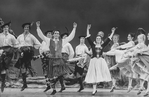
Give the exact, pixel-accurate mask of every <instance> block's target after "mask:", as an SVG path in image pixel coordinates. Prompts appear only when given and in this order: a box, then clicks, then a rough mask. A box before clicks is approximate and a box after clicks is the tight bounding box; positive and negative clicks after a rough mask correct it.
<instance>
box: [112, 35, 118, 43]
mask: <svg viewBox="0 0 149 97" xmlns="http://www.w3.org/2000/svg"><path fill="white" fill-rule="evenodd" d="M118 41H119V35H114V36H113V43H118Z"/></svg>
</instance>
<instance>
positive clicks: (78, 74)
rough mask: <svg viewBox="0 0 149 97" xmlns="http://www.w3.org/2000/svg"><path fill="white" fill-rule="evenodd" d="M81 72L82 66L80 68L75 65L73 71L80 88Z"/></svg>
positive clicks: (81, 84)
mask: <svg viewBox="0 0 149 97" xmlns="http://www.w3.org/2000/svg"><path fill="white" fill-rule="evenodd" d="M83 72H84V68H81V67H79V66H77V65H76V66H75V71H74V75H75V76H76V77H77V79H78V82H79V85H80V88H83V77H82V76H83Z"/></svg>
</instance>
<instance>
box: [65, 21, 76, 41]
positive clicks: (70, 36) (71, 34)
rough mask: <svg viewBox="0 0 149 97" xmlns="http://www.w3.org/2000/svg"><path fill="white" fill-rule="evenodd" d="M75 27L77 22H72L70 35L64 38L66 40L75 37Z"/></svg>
mask: <svg viewBox="0 0 149 97" xmlns="http://www.w3.org/2000/svg"><path fill="white" fill-rule="evenodd" d="M76 28H77V23H75V22H74V23H73V29H72V31H71V33H70V35H69V36H68V37H67V38H66V39H65V41H66V42H70V41H71V40H72V39H73V38H74V37H75V33H76Z"/></svg>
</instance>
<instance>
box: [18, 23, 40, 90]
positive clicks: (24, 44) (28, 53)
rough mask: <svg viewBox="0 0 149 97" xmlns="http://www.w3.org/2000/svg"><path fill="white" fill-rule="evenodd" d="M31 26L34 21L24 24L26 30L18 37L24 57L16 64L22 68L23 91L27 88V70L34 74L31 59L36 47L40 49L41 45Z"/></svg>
mask: <svg viewBox="0 0 149 97" xmlns="http://www.w3.org/2000/svg"><path fill="white" fill-rule="evenodd" d="M31 26H32V23H24V24H23V25H22V28H23V30H24V32H23V33H22V34H20V35H19V36H18V38H17V40H18V42H19V48H20V50H21V52H22V58H20V60H19V62H18V64H16V67H17V68H20V69H21V73H22V79H23V86H22V89H21V91H23V90H24V89H25V88H27V83H26V77H27V75H26V73H27V70H29V71H30V73H31V75H32V76H33V71H32V67H31V60H32V58H33V56H34V48H36V49H39V48H40V46H41V44H40V42H39V41H38V39H37V38H36V37H35V36H34V35H33V34H31V33H30V29H31Z"/></svg>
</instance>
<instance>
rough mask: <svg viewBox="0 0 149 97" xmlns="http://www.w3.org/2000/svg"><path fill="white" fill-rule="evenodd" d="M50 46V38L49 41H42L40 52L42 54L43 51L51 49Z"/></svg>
mask: <svg viewBox="0 0 149 97" xmlns="http://www.w3.org/2000/svg"><path fill="white" fill-rule="evenodd" d="M49 46H50V39H49V42H48V43H46V42H45V41H42V43H41V47H40V49H39V53H40V54H42V53H43V52H46V51H50V49H49Z"/></svg>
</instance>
